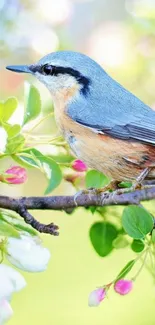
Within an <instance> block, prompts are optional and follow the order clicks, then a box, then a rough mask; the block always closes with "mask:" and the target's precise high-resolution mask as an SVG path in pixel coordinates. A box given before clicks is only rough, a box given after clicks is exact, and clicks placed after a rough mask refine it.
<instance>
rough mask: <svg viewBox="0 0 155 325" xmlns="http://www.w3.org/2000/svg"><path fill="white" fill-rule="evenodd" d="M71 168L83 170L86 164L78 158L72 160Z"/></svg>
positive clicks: (85, 168)
mask: <svg viewBox="0 0 155 325" xmlns="http://www.w3.org/2000/svg"><path fill="white" fill-rule="evenodd" d="M72 168H73V169H75V170H77V171H78V172H85V171H86V170H87V166H86V164H85V163H84V162H83V161H82V160H80V159H77V160H74V162H73V164H72Z"/></svg>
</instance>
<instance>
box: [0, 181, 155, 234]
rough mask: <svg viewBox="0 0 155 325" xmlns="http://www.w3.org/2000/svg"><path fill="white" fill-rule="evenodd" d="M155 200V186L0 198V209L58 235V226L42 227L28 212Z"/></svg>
mask: <svg viewBox="0 0 155 325" xmlns="http://www.w3.org/2000/svg"><path fill="white" fill-rule="evenodd" d="M152 199H155V186H154V187H151V188H145V189H142V190H136V191H134V192H128V193H123V194H118V193H117V192H112V193H102V194H100V195H99V194H98V195H96V194H83V193H80V194H79V195H78V196H77V197H76V202H75V197H74V196H48V197H42V196H41V197H35V196H34V197H19V198H18V197H17V198H12V197H9V196H0V208H3V209H8V210H12V211H15V212H17V213H18V214H19V215H20V216H21V217H22V218H24V220H25V222H26V223H28V224H30V225H31V226H32V227H33V228H35V229H37V230H38V231H39V232H44V233H49V234H52V235H58V231H57V230H58V226H56V225H54V224H53V223H51V224H49V225H44V224H42V223H40V222H39V221H37V220H36V219H35V218H34V217H33V216H32V215H31V214H30V213H29V212H28V210H64V211H67V210H68V209H74V208H76V207H85V208H86V207H89V206H108V205H129V204H136V205H138V204H140V202H141V201H148V200H152Z"/></svg>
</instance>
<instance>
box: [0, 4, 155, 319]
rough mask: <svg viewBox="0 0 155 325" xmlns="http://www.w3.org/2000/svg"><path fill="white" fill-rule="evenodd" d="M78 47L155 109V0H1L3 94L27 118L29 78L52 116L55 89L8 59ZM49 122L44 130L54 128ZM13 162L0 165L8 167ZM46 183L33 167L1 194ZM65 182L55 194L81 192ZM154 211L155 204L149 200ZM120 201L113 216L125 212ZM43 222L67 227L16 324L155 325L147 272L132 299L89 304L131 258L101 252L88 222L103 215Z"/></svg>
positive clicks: (38, 190)
mask: <svg viewBox="0 0 155 325" xmlns="http://www.w3.org/2000/svg"><path fill="white" fill-rule="evenodd" d="M58 49H59V50H60V49H72V50H77V51H81V52H83V53H86V54H88V55H90V56H91V57H92V58H94V59H95V60H96V61H97V62H99V63H100V64H101V65H102V66H103V67H104V69H105V70H106V71H107V72H109V73H110V74H111V75H112V76H113V77H114V78H116V79H117V80H118V81H119V82H121V83H122V84H123V85H124V86H125V87H126V88H128V89H129V90H131V91H132V92H133V93H134V94H136V95H137V96H138V97H140V98H141V99H142V100H143V101H145V102H146V103H147V104H149V105H150V106H152V108H155V1H154V0H117V1H116V0H94V1H93V0H74V1H71V0H34V1H30V0H27V1H26V0H25V1H24V0H0V53H1V54H0V64H1V71H0V99H6V98H7V97H8V96H17V97H18V99H19V100H20V105H19V109H18V111H17V113H16V115H15V116H14V119H16V120H17V119H18V122H20V120H21V118H22V112H23V111H22V108H23V106H22V105H23V84H24V80H25V79H28V80H29V81H30V82H32V83H33V84H34V83H35V84H37V87H39V89H40V93H41V98H42V102H43V104H42V106H43V110H44V112H45V114H46V113H47V112H48V111H49V109H50V108H51V107H52V102H51V98H50V96H49V93H48V91H47V90H46V89H45V88H44V87H43V86H42V85H40V84H39V83H38V82H37V81H36V80H34V79H33V78H31V77H29V76H26V75H18V74H17V75H16V74H13V73H10V72H8V71H6V70H5V66H6V65H11V64H22V63H33V62H35V61H36V60H38V59H39V58H40V57H42V56H43V55H46V54H47V53H49V52H52V51H55V50H58ZM53 128H54V130H55V126H54V125H53V124H52V123H50V120H48V121H47V122H46V123H44V125H43V126H41V127H40V128H39V130H38V129H37V132H38V133H42V134H44V133H46V134H50V133H53V131H54V130H53ZM10 164H13V162H10V161H8V160H6V161H4V162H3V164H1V166H0V168H1V169H3V168H5V169H6V167H8V166H10ZM45 184H46V181H45V179H44V177H43V176H42V175H41V173H39V172H37V171H35V172H34V171H33V170H29V180H28V182H27V183H26V184H25V185H24V186H22V185H20V186H12V187H11V186H8V185H5V184H3V185H1V186H0V191H1V194H7V195H13V196H18V195H42V194H43V191H44V188H45ZM74 193H75V189H74V187H73V186H72V185H71V184H70V183H67V182H64V183H63V184H62V185H61V186H59V188H57V189H56V190H55V191H54V194H74ZM147 206H149V209H150V211H152V212H155V208H154V204H153V203H149V204H147ZM121 211H122V209H121V208H119V207H117V208H116V207H115V208H109V212H108V213H109V215H110V216H111V217H112V216H115V215H116V213H117V215H121ZM34 216H35V217H37V218H38V219H39V220H42V222H50V221H51V220H52V221H53V222H55V223H57V224H58V225H59V226H60V236H59V237H57V238H55V237H50V236H48V235H47V236H42V238H43V243H44V245H45V246H47V247H48V248H49V249H50V251H51V254H52V258H51V261H50V264H49V267H48V269H47V271H46V272H44V273H41V274H27V273H24V276H25V278H26V280H27V287H26V289H24V290H23V291H22V292H21V293H19V294H16V295H14V298H13V301H12V306H13V309H14V316H13V317H12V319H11V320H10V322H9V324H10V325H19V324H23V325H26V324H38V325H39V324H47V325H51V324H55V325H64V324H67V325H72V324H74V325H85V324H90V325H94V324H95V325H101V324H106V325H112V324H113V323H115V324H119V325H123V324H124V323H125V324H126V325H129V324H131V323H133V324H136V325H146V324H148V325H154V324H155V308H154V306H155V284H154V282H153V279H152V278H151V276H150V274H149V273H148V272H147V271H146V270H143V272H142V273H141V275H140V277H139V278H138V279H137V281H136V283H135V285H134V290H133V291H132V292H131V293H130V294H129V295H128V296H125V297H122V296H118V295H117V294H116V293H114V292H113V291H110V292H109V295H108V299H106V300H105V301H104V302H103V303H102V304H101V305H100V307H99V308H94V309H93V308H92V309H91V308H89V307H88V305H87V299H88V294H89V292H90V291H91V290H93V289H95V288H96V286H100V285H102V284H105V283H108V282H110V281H111V280H112V279H113V278H114V277H115V276H116V274H117V273H118V272H119V271H120V269H121V268H122V267H123V266H124V265H125V263H126V262H128V261H129V259H131V258H133V257H134V256H135V254H134V253H132V252H131V251H130V250H128V249H120V250H115V251H114V252H113V253H112V254H111V255H109V256H108V257H106V258H100V257H99V256H97V254H96V253H95V251H94V250H93V248H92V246H91V243H90V241H89V228H90V226H91V224H92V223H93V222H94V221H95V220H97V219H99V216H98V215H91V213H90V212H86V211H85V210H84V209H78V210H77V211H76V212H75V213H74V214H72V215H67V214H65V213H62V212H58V211H57V212H52V211H51V212H50V211H37V212H34Z"/></svg>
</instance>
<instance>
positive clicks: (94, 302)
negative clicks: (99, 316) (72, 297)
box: [88, 288, 106, 307]
mask: <svg viewBox="0 0 155 325" xmlns="http://www.w3.org/2000/svg"><path fill="white" fill-rule="evenodd" d="M105 296H106V290H105V288H98V289H96V290H94V291H92V292H91V293H90V295H89V297H88V305H89V306H90V307H96V306H98V305H99V304H100V302H101V301H102V300H103V299H104V298H105Z"/></svg>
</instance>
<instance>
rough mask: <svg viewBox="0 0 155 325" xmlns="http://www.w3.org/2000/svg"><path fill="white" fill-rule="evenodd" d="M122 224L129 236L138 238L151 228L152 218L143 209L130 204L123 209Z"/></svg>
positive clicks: (142, 236)
mask: <svg viewBox="0 0 155 325" xmlns="http://www.w3.org/2000/svg"><path fill="white" fill-rule="evenodd" d="M122 225H123V228H124V229H125V231H126V232H127V234H128V235H129V236H131V237H132V238H135V239H140V238H144V237H145V235H147V234H148V233H149V232H150V231H151V230H152V229H153V218H152V216H151V215H150V214H149V212H147V211H146V210H145V209H143V208H141V207H138V206H135V205H131V206H128V207H126V208H125V209H124V211H123V216H122Z"/></svg>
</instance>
